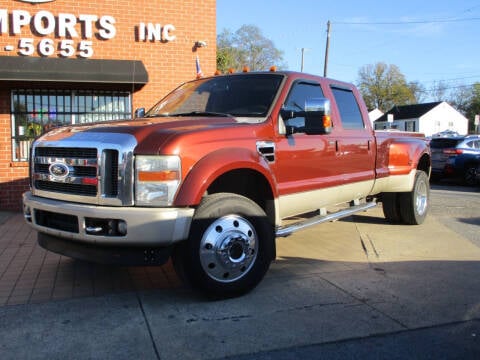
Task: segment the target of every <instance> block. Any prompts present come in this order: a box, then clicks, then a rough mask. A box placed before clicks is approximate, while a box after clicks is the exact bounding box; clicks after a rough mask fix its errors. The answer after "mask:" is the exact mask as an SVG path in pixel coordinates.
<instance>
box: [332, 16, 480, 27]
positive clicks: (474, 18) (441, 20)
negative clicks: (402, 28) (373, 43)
mask: <svg viewBox="0 0 480 360" xmlns="http://www.w3.org/2000/svg"><path fill="white" fill-rule="evenodd" d="M479 20H480V17H472V18H463V19H438V20H412V21H332V22H331V23H332V24H335V25H404V24H435V23H449V22H468V21H479Z"/></svg>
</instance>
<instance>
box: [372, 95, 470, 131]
mask: <svg viewBox="0 0 480 360" xmlns="http://www.w3.org/2000/svg"><path fill="white" fill-rule="evenodd" d="M389 120H390V121H389ZM374 127H375V130H383V129H398V130H404V131H414V132H421V133H424V134H425V136H432V135H433V134H436V133H439V132H441V131H445V130H450V131H455V132H457V133H459V134H461V135H466V134H467V133H468V119H467V118H466V117H465V116H463V115H462V114H461V113H459V112H458V111H457V110H455V108H453V107H452V106H451V105H449V104H448V103H447V102H445V101H441V102H432V103H425V104H415V105H404V106H394V107H393V108H391V109H390V110H389V111H388V112H387V113H385V114H384V115H383V116H381V117H380V118H378V119H377V120H375V121H374Z"/></svg>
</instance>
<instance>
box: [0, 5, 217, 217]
mask: <svg viewBox="0 0 480 360" xmlns="http://www.w3.org/2000/svg"><path fill="white" fill-rule="evenodd" d="M1 10H7V12H8V13H9V14H11V13H12V11H13V10H26V11H28V12H29V13H30V15H31V16H34V15H35V14H37V13H38V12H39V11H42V10H44V11H47V12H49V13H51V14H53V15H54V16H55V17H56V18H57V21H58V14H60V13H67V14H73V15H75V16H76V17H77V18H78V16H79V15H80V14H84V15H85V14H87V15H96V16H98V17H99V18H100V17H102V16H104V15H108V16H112V17H113V18H114V19H115V24H114V26H115V29H116V35H115V37H114V38H112V39H108V40H105V39H101V38H99V37H98V36H97V37H96V36H93V37H92V38H91V39H82V38H81V35H82V26H81V24H80V23H77V24H76V25H75V30H76V31H77V32H78V33H79V35H80V37H77V38H72V40H73V41H74V43H75V45H78V43H79V42H80V41H82V40H88V41H92V48H93V51H94V54H93V56H92V57H91V59H114V60H141V61H142V62H143V63H144V65H145V67H146V69H147V72H148V75H149V82H148V84H146V85H145V86H144V87H143V88H142V89H140V90H139V91H137V92H135V93H134V94H133V96H132V107H133V109H135V108H138V107H145V108H149V107H150V106H152V105H153V104H154V103H155V102H157V101H158V100H159V99H160V98H161V97H162V96H163V95H165V94H166V93H167V92H169V91H170V90H172V89H173V88H175V87H176V86H177V85H178V84H179V83H181V82H183V81H187V80H191V79H193V78H195V76H196V68H195V58H196V56H197V55H198V56H199V58H200V63H201V67H202V71H203V73H204V74H206V75H208V74H213V73H214V71H215V56H216V47H215V43H216V1H215V0H202V1H198V0H197V1H194V0H176V1H172V0H102V1H92V0H76V1H70V0H55V1H53V2H49V3H44V4H36V5H33V4H26V3H22V2H19V1H14V0H9V1H5V0H0V11H1ZM10 19H11V16H10ZM142 22H143V23H152V24H160V25H162V26H163V25H165V24H172V25H174V26H175V30H174V31H173V32H171V34H173V35H175V37H176V38H175V40H173V41H163V42H162V41H149V40H147V41H140V40H139V39H138V33H137V30H138V26H139V24H140V23H142ZM33 31H34V29H33ZM97 31H98V29H96V27H95V26H93V32H94V34H95V32H97ZM56 33H57V31H55V33H54V34H48V35H45V36H40V35H39V34H34V33H33V34H32V27H31V26H28V25H27V26H24V27H22V30H21V33H20V34H16V35H15V34H13V33H12V32H11V31H9V32H7V33H1V34H0V44H1V46H0V56H21V55H19V54H18V52H17V50H18V43H19V39H20V38H33V39H34V44H35V46H36V45H37V44H38V43H39V41H40V40H42V39H45V38H49V39H52V40H53V41H54V43H55V46H58V44H59V42H60V41H61V40H62V39H65V37H59V36H57V35H56ZM197 40H203V41H206V42H207V44H208V46H207V47H203V48H199V49H195V48H194V44H195V42H196V41H197ZM6 46H12V47H13V48H14V50H13V51H7V50H6ZM57 53H58V48H57V49H56V51H55V53H54V54H53V55H51V56H50V57H57V56H58V55H57ZM31 56H39V55H38V51H37V50H35V52H34V54H33V55H31ZM71 58H72V59H74V58H76V56H73V57H71ZM85 61H88V60H85ZM15 86H16V85H15V84H8V83H5V82H1V81H0V210H6V209H8V210H18V209H20V208H21V194H22V192H23V191H25V190H26V189H27V184H28V179H27V176H28V164H27V163H25V162H13V161H12V154H11V153H12V147H11V118H10V89H11V88H14V87H15ZM22 86H23V88H25V86H26V87H34V88H37V89H38V88H42V86H43V85H42V84H22ZM64 87H65V85H62V88H64ZM67 87H68V86H67ZM49 88H51V86H49ZM74 88H77V87H76V86H75V85H72V89H74Z"/></svg>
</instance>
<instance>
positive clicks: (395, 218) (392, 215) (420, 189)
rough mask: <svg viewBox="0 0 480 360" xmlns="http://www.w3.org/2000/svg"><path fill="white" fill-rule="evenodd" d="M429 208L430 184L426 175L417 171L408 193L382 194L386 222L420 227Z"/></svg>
mask: <svg viewBox="0 0 480 360" xmlns="http://www.w3.org/2000/svg"><path fill="white" fill-rule="evenodd" d="M429 207H430V184H429V181H428V175H427V174H426V173H425V172H424V171H421V170H417V172H416V174H415V180H414V183H413V189H412V191H410V192H401V193H384V194H383V195H382V208H383V213H384V215H385V219H387V221H388V222H390V223H393V224H396V223H404V224H407V225H420V224H422V223H423V222H424V220H425V218H426V216H427V213H428V209H429Z"/></svg>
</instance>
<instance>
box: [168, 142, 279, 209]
mask: <svg viewBox="0 0 480 360" xmlns="http://www.w3.org/2000/svg"><path fill="white" fill-rule="evenodd" d="M238 169H250V170H254V171H257V172H259V173H261V174H262V175H263V176H264V177H265V178H266V179H267V181H268V183H269V185H270V188H271V190H272V193H273V196H274V197H275V198H276V197H278V194H277V186H276V183H277V182H276V179H275V177H274V175H273V172H272V170H271V169H270V166H269V164H268V162H267V161H266V160H265V159H264V158H263V157H262V156H260V155H259V154H258V153H256V152H253V151H250V150H248V149H238V148H224V149H220V150H217V151H214V152H212V153H209V154H208V155H206V156H205V157H203V158H202V159H200V160H199V161H198V162H197V163H196V164H195V165H194V166H193V167H192V169H191V170H190V171H189V172H188V174H187V176H186V177H185V180H184V181H183V182H182V184H181V185H180V188H179V189H178V192H177V195H176V198H175V201H174V206H193V205H198V204H199V203H200V201H201V200H202V196H203V195H204V194H205V192H206V191H207V189H208V187H209V186H210V185H211V184H212V183H213V182H214V181H215V179H217V178H218V177H219V176H221V175H222V174H225V173H227V172H229V171H232V170H238Z"/></svg>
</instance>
